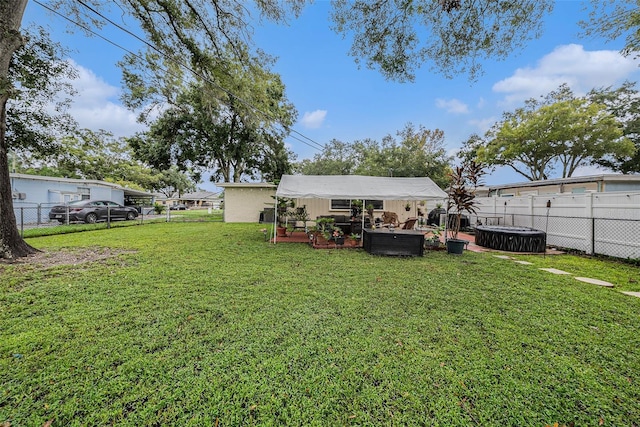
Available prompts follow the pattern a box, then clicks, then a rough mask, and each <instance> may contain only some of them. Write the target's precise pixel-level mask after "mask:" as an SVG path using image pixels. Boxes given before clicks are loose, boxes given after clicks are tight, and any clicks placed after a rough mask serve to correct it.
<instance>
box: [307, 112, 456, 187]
mask: <svg viewBox="0 0 640 427" xmlns="http://www.w3.org/2000/svg"><path fill="white" fill-rule="evenodd" d="M397 136H398V139H396V138H394V137H392V136H391V135H387V136H386V137H385V138H383V140H382V142H381V143H378V142H377V141H374V140H371V139H367V140H363V141H355V142H353V143H351V144H349V143H344V142H341V141H337V140H332V141H331V142H330V143H329V144H326V145H325V146H324V149H323V151H322V152H321V153H318V154H316V155H315V156H314V158H313V160H308V159H307V160H304V161H302V162H300V163H299V164H298V165H297V170H298V171H299V172H300V173H302V174H304V175H369V176H389V175H393V176H400V177H402V176H406V177H415V176H428V177H430V178H431V179H432V180H433V181H434V182H435V183H436V184H438V185H439V186H441V187H445V186H446V185H447V182H448V180H447V177H446V176H447V172H448V171H449V169H450V168H449V161H450V160H451V159H450V158H449V157H448V156H447V154H446V150H445V148H444V132H443V131H442V130H440V129H435V130H429V129H425V128H424V127H423V126H419V127H417V128H416V127H415V126H414V125H413V124H412V123H407V125H406V126H405V128H404V129H402V130H401V131H399V132H398V133H397Z"/></svg>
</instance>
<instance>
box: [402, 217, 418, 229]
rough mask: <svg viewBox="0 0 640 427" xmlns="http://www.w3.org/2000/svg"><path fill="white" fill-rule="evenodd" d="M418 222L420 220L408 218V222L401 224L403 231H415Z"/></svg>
mask: <svg viewBox="0 0 640 427" xmlns="http://www.w3.org/2000/svg"><path fill="white" fill-rule="evenodd" d="M416 221H418V218H407V220H406V221H405V222H403V223H401V224H400V229H401V230H413V227H415V225H416Z"/></svg>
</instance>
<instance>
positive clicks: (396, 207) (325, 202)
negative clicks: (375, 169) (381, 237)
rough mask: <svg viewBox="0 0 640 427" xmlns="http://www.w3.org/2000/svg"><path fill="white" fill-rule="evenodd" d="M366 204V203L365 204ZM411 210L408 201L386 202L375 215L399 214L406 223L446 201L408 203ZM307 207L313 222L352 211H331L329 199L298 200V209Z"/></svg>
mask: <svg viewBox="0 0 640 427" xmlns="http://www.w3.org/2000/svg"><path fill="white" fill-rule="evenodd" d="M365 203H366V202H365ZM408 203H409V205H410V210H409V211H407V210H406V209H405V205H406V204H407V201H406V200H385V201H384V202H383V209H382V210H375V211H374V213H373V217H374V218H380V217H381V216H382V212H384V211H390V212H395V213H396V214H398V219H399V220H400V222H403V221H405V220H406V219H407V218H415V217H417V216H418V208H420V210H422V212H423V213H424V215H425V216H426V215H427V214H428V213H429V211H430V210H432V209H435V208H436V204H437V203H443V204H444V203H445V201H444V200H443V201H438V202H436V201H433V200H428V201H425V203H424V205H420V203H419V202H418V201H408ZM302 206H306V208H307V213H308V214H309V218H310V219H311V220H315V219H316V218H317V217H318V216H320V215H350V214H351V211H350V210H346V209H331V200H329V199H296V207H302Z"/></svg>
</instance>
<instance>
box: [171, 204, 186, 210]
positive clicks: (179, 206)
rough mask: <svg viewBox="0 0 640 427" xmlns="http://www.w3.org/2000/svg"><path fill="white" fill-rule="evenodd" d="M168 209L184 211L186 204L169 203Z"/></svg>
mask: <svg viewBox="0 0 640 427" xmlns="http://www.w3.org/2000/svg"><path fill="white" fill-rule="evenodd" d="M169 210H170V211H186V210H187V205H171V206H169Z"/></svg>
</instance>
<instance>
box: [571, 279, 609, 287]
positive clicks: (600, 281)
mask: <svg viewBox="0 0 640 427" xmlns="http://www.w3.org/2000/svg"><path fill="white" fill-rule="evenodd" d="M575 279H576V280H579V281H581V282H585V283H591V284H592V285H598V286H604V287H605V288H613V286H614V284H613V283H609V282H605V281H604V280H598V279H592V278H590V277H575Z"/></svg>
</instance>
